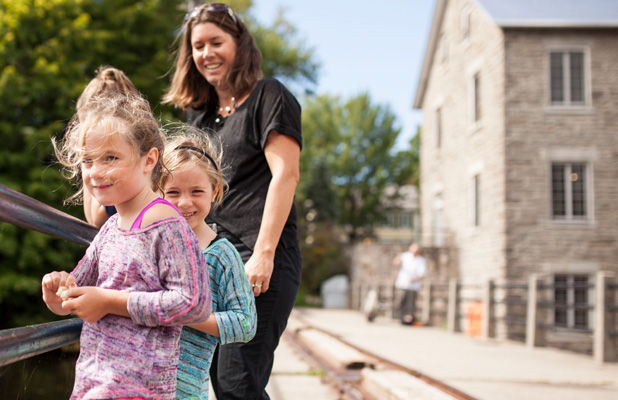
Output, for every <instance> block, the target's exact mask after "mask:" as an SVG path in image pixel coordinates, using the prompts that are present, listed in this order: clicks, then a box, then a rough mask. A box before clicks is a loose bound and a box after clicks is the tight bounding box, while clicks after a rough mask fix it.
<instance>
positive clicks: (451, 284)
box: [446, 278, 459, 332]
mask: <svg viewBox="0 0 618 400" xmlns="http://www.w3.org/2000/svg"><path fill="white" fill-rule="evenodd" d="M458 297H459V290H458V284H457V278H451V279H449V281H448V306H447V309H446V329H447V330H448V331H449V332H458V331H459V329H458V325H459V324H458V323H457V320H458V317H457V307H458V305H459V299H458Z"/></svg>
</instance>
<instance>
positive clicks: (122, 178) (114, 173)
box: [81, 127, 151, 206]
mask: <svg viewBox="0 0 618 400" xmlns="http://www.w3.org/2000/svg"><path fill="white" fill-rule="evenodd" d="M84 148H85V150H86V151H85V153H84V158H83V159H82V166H81V167H82V179H83V181H84V185H85V186H86V189H87V190H88V191H89V192H90V193H91V194H92V195H93V196H94V198H95V199H96V200H97V201H98V202H99V203H100V204H102V205H106V206H107V205H116V206H117V205H120V204H123V203H126V202H128V201H130V200H131V199H133V198H135V196H136V195H137V194H138V193H139V192H140V191H141V190H143V189H144V187H146V186H147V187H150V185H151V182H150V174H149V173H148V172H149V169H148V168H146V165H145V164H146V163H147V160H146V158H147V156H143V157H139V158H138V159H136V155H135V149H134V148H133V146H132V145H131V144H130V143H128V142H127V141H126V140H125V139H124V138H123V137H122V135H111V136H110V135H109V134H108V132H106V131H105V130H104V129H103V128H100V127H95V128H94V129H92V130H90V131H89V132H88V133H87V134H86V137H85V140H84Z"/></svg>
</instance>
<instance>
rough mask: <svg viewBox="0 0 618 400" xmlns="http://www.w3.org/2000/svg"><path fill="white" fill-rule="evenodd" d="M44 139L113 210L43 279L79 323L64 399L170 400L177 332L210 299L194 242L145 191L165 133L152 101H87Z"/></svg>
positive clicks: (52, 305) (53, 303) (205, 311)
mask: <svg viewBox="0 0 618 400" xmlns="http://www.w3.org/2000/svg"><path fill="white" fill-rule="evenodd" d="M52 143H53V144H54V150H55V152H56V156H57V158H58V161H59V162H60V164H62V165H63V167H64V169H65V173H67V174H68V176H69V177H70V178H76V177H79V176H80V175H81V178H82V181H83V186H85V188H86V190H88V191H89V192H90V193H91V194H92V195H93V196H94V198H95V199H96V200H97V201H98V202H99V204H103V205H114V206H115V207H116V210H117V213H116V214H115V215H113V216H112V217H110V218H109V219H108V220H107V222H106V223H105V224H104V225H103V227H101V229H100V230H99V232H98V233H97V235H96V236H95V238H94V239H93V241H92V243H91V244H90V246H89V247H88V249H87V250H86V254H85V255H84V257H83V258H82V260H81V261H80V262H79V264H78V265H77V267H75V269H74V270H73V272H72V273H71V274H68V273H66V272H64V271H55V272H52V273H49V274H46V275H45V276H44V277H43V280H42V282H41V286H42V292H43V300H44V301H45V304H46V305H47V307H48V308H49V309H50V310H51V311H52V312H54V313H55V314H58V315H67V314H74V315H77V316H78V317H80V318H81V319H83V320H84V324H83V328H82V332H81V336H80V353H79V357H78V359H77V363H76V365H75V384H74V387H73V393H72V395H71V399H126V398H131V399H154V398H156V399H163V400H173V399H175V396H176V369H177V365H178V355H179V349H180V345H179V341H180V334H181V330H182V326H183V325H187V324H200V323H202V322H204V321H205V320H206V319H207V318H208V317H209V316H210V314H211V312H212V302H211V291H210V284H209V277H208V268H207V267H206V264H205V259H204V257H203V255H202V252H201V250H200V246H199V241H198V238H197V237H196V235H195V233H194V232H193V231H192V230H191V228H190V227H189V225H188V224H187V221H186V220H185V218H183V217H182V215H181V214H180V212H179V211H178V210H177V209H176V207H175V206H173V205H172V204H170V203H169V202H167V201H165V200H163V199H162V198H161V197H159V195H158V194H157V193H156V192H155V190H153V186H155V185H156V183H158V182H159V181H160V178H161V176H162V173H163V171H164V169H165V167H164V165H163V162H162V161H161V157H162V156H163V153H164V145H165V137H164V135H163V134H162V132H161V129H160V127H159V125H158V123H157V121H156V119H155V118H154V115H153V114H152V111H151V109H150V105H149V104H148V102H147V101H146V100H145V99H144V98H142V97H141V96H137V95H117V96H108V95H106V96H103V97H96V98H93V99H91V100H90V101H89V102H88V103H87V105H86V106H84V108H82V109H80V115H79V118H77V117H74V119H73V121H72V123H71V124H70V125H69V127H68V130H67V132H66V134H65V137H64V141H63V142H62V144H61V145H58V144H57V143H56V141H55V140H53V141H52ZM83 186H82V185H80V189H82V188H83ZM80 192H81V190H80V191H78V192H77V193H76V194H75V195H74V196H72V199H75V198H77V197H78V196H79V194H80Z"/></svg>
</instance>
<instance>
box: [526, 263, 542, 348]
mask: <svg viewBox="0 0 618 400" xmlns="http://www.w3.org/2000/svg"><path fill="white" fill-rule="evenodd" d="M539 282H540V278H539V276H538V275H537V274H532V275H530V278H529V280H528V310H527V312H526V346H528V347H530V348H533V347H538V346H544V345H545V338H544V337H543V330H542V327H541V326H540V323H541V322H542V321H541V320H540V313H539V307H538V290H539Z"/></svg>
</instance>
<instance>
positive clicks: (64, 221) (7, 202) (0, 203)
mask: <svg viewBox="0 0 618 400" xmlns="http://www.w3.org/2000/svg"><path fill="white" fill-rule="evenodd" d="M0 221H2V222H8V223H10V224H12V225H15V226H19V227H21V228H25V229H30V230H34V231H37V232H41V233H44V234H47V235H50V236H53V237H56V238H59V239H63V240H67V241H70V242H74V243H78V244H82V245H88V244H89V243H90V242H91V241H92V239H93V238H94V236H95V235H96V234H97V229H96V228H94V227H92V226H90V225H88V224H86V223H85V222H83V221H81V220H79V219H77V218H75V217H73V216H70V215H68V214H66V213H63V212H62V211H59V210H56V209H55V208H53V207H50V206H48V205H46V204H44V203H42V202H40V201H38V200H35V199H33V198H31V197H29V196H26V195H25V194H23V193H20V192H18V191H16V190H13V189H11V188H9V187H7V186H5V185H2V184H0ZM81 327H82V321H81V320H80V319H78V318H73V319H69V320H62V321H55V322H49V323H44V324H38V325H31V326H26V327H21V328H13V329H5V330H2V331H0V366H5V365H8V364H11V363H14V362H17V361H20V360H23V359H25V358H29V357H33V356H36V355H39V354H42V353H45V352H48V351H51V350H55V349H58V348H60V347H63V346H66V345H69V344H71V343H75V342H77V341H78V340H79V334H80V332H81Z"/></svg>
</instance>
